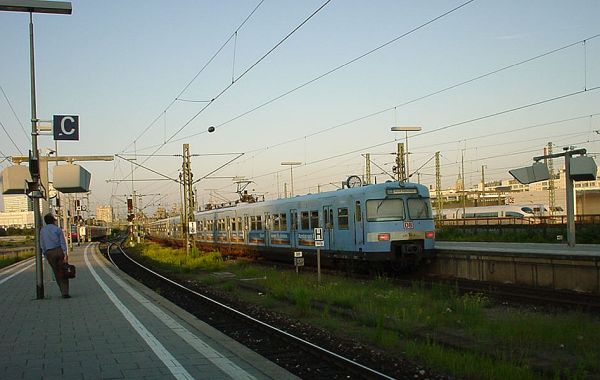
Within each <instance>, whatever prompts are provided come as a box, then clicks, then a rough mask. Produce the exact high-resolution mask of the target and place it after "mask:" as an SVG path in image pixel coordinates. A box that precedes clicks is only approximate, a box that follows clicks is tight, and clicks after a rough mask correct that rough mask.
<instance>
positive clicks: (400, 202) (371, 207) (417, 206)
mask: <svg viewBox="0 0 600 380" xmlns="http://www.w3.org/2000/svg"><path fill="white" fill-rule="evenodd" d="M406 201H407V203H408V216H409V217H410V219H431V218H432V213H431V207H429V204H428V203H427V200H425V199H422V198H410V199H407V200H406ZM404 204H405V200H404V199H399V198H385V199H370V200H368V201H367V220H368V221H369V222H386V221H393V220H404V219H406V217H407V216H406V212H405V208H404Z"/></svg>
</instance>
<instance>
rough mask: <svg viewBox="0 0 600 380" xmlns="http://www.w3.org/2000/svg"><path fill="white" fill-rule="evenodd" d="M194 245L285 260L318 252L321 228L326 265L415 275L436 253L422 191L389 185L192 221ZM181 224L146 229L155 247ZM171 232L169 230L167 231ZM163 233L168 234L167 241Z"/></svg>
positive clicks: (216, 212) (205, 214)
mask: <svg viewBox="0 0 600 380" xmlns="http://www.w3.org/2000/svg"><path fill="white" fill-rule="evenodd" d="M195 218H196V221H197V233H196V234H195V235H194V240H195V243H196V244H197V245H198V246H202V247H203V248H218V249H221V250H223V251H225V252H242V251H249V252H254V253H257V254H260V255H265V256H270V257H271V258H273V257H278V256H279V257H286V258H289V257H290V253H291V252H292V251H296V250H300V251H303V252H304V253H305V255H308V257H309V260H310V256H311V254H312V253H314V252H315V251H316V247H315V240H314V236H313V232H314V229H315V228H322V231H323V246H322V247H321V252H322V255H323V258H324V259H325V260H327V259H331V260H342V259H352V260H364V261H373V262H375V261H376V262H388V263H392V264H393V265H398V266H401V267H409V266H410V267H412V266H414V265H416V264H418V262H419V261H421V260H422V259H423V258H425V257H427V256H429V255H430V254H431V253H432V251H433V246H434V238H435V232H434V222H433V218H432V210H431V201H430V199H429V192H428V190H427V188H426V187H425V186H422V185H419V184H413V183H407V182H387V183H383V184H376V185H367V186H361V187H357V188H349V189H343V190H337V191H332V192H326V193H319V194H309V195H304V196H296V197H293V198H285V199H278V200H273V201H265V202H257V203H239V204H237V205H236V206H235V207H226V208H220V209H212V210H206V211H202V212H198V213H196V214H195ZM179 220H180V219H179V217H175V218H170V219H165V220H159V221H156V222H153V223H150V224H149V225H148V226H146V230H147V232H148V234H149V236H151V237H153V238H157V239H162V238H171V239H173V238H176V239H182V238H183V236H181V229H178V230H177V229H174V228H173V226H176V225H180V222H179ZM169 226H170V228H169ZM165 231H170V234H166V235H167V236H165Z"/></svg>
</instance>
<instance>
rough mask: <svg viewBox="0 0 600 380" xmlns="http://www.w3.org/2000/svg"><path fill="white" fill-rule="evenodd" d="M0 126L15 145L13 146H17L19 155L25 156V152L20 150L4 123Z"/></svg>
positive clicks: (0, 123)
mask: <svg viewBox="0 0 600 380" xmlns="http://www.w3.org/2000/svg"><path fill="white" fill-rule="evenodd" d="M0 126H1V127H2V129H3V130H4V133H6V136H7V137H8V139H9V140H10V142H11V143H13V145H14V146H15V148H17V151H18V152H19V154H21V155H23V152H22V151H21V148H19V146H18V145H17V144H16V143H15V141H14V140H13V139H12V137H11V136H10V133H8V131H7V130H6V128H5V127H4V124H3V123H2V121H0Z"/></svg>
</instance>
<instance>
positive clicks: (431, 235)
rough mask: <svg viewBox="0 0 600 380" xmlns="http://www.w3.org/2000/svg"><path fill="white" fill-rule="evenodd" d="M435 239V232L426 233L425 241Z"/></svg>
mask: <svg viewBox="0 0 600 380" xmlns="http://www.w3.org/2000/svg"><path fill="white" fill-rule="evenodd" d="M433 238H435V231H427V232H425V239H433Z"/></svg>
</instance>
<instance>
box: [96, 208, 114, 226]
mask: <svg viewBox="0 0 600 380" xmlns="http://www.w3.org/2000/svg"><path fill="white" fill-rule="evenodd" d="M96 220H98V221H100V220H102V221H104V222H106V224H111V223H112V222H113V208H112V206H110V205H102V206H96Z"/></svg>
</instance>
